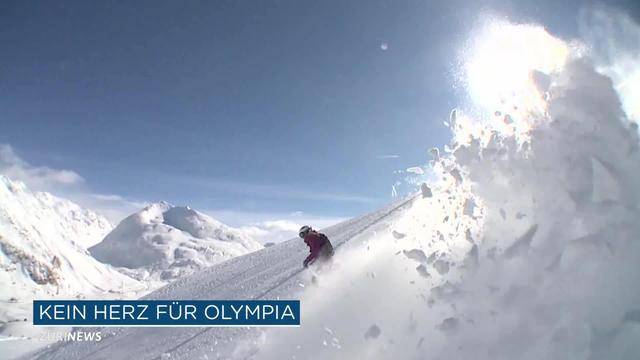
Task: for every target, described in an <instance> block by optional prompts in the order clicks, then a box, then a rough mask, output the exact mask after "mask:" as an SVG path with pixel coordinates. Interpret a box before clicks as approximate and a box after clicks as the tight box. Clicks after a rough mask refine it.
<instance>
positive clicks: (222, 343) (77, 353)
mask: <svg viewBox="0 0 640 360" xmlns="http://www.w3.org/2000/svg"><path fill="white" fill-rule="evenodd" d="M410 202H411V199H409V200H405V201H402V202H400V203H397V204H393V205H390V206H389V207H386V208H383V209H381V210H380V211H377V212H375V213H372V214H368V215H366V216H363V217H360V218H357V219H353V220H349V221H346V222H343V223H340V224H338V225H334V226H332V227H330V228H327V229H325V230H323V231H324V232H325V233H326V234H327V235H328V236H329V237H330V238H331V240H332V242H333V244H334V245H335V246H336V249H337V250H338V252H337V253H338V254H340V253H341V250H342V248H343V245H344V244H346V243H347V242H349V243H350V242H353V241H355V242H357V241H358V240H357V239H362V238H367V237H369V236H371V235H372V234H375V233H376V232H377V231H383V230H384V229H386V228H387V226H388V224H389V222H390V221H391V220H392V219H393V218H395V217H397V216H398V215H399V214H400V213H401V212H402V210H403V209H404V208H405V207H406V206H408V205H409V204H410ZM307 253H308V248H307V246H306V245H305V244H304V243H303V242H302V241H301V240H300V239H292V240H289V241H286V242H283V243H280V244H276V245H274V246H271V247H268V248H265V249H263V250H260V251H257V252H253V253H251V254H248V255H244V256H240V257H237V258H234V259H232V260H229V261H226V262H224V263H221V264H218V265H214V266H212V267H210V268H207V269H204V270H203V271H201V272H198V273H196V274H194V275H192V276H188V277H184V278H181V279H178V280H176V281H174V282H172V283H171V284H169V285H167V286H165V287H163V288H161V289H159V290H157V291H155V292H153V293H151V294H149V295H148V296H146V298H149V299H261V298H266V299H276V298H283V299H284V298H296V297H297V295H298V294H299V293H301V292H302V291H303V290H304V289H305V288H304V287H302V286H300V285H301V284H302V285H304V284H310V283H311V275H312V274H311V273H310V272H303V271H302V260H304V258H305V256H306V254H307ZM345 260H346V259H345ZM341 262H342V257H338V258H337V261H336V263H335V264H334V266H335V267H336V268H340V267H345V268H346V267H347V266H348V264H346V263H341ZM320 281H322V280H320ZM310 286H311V285H310ZM324 302H325V303H326V304H327V305H329V304H330V303H331V302H330V301H328V298H325V299H324ZM305 306H306V305H303V308H304V307H305ZM303 319H304V318H303ZM303 322H304V320H303ZM99 330H100V331H102V334H103V337H104V339H103V340H102V341H101V342H99V343H86V342H85V343H58V344H55V345H54V346H52V347H50V348H48V349H46V350H43V351H41V352H39V353H38V354H37V355H34V356H33V358H39V359H79V358H110V359H129V358H139V359H161V358H171V359H173V358H179V359H194V358H195V359H197V358H203V359H204V358H212V359H214V358H217V357H218V356H224V357H226V356H231V355H233V354H238V356H240V355H241V354H248V353H251V352H252V351H253V350H252V347H253V346H252V345H250V344H253V343H254V342H256V341H260V339H261V338H262V337H263V336H264V332H263V331H262V330H261V329H258V328H249V329H247V328H101V329H99ZM365 330H366V329H365ZM245 343H246V344H247V345H245ZM247 352H248V353H247Z"/></svg>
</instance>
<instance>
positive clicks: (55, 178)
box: [0, 144, 145, 224]
mask: <svg viewBox="0 0 640 360" xmlns="http://www.w3.org/2000/svg"><path fill="white" fill-rule="evenodd" d="M0 174H2V175H5V176H7V177H8V178H10V179H12V180H18V181H21V182H23V183H25V184H26V185H27V186H28V187H29V188H30V189H31V190H34V191H46V192H49V193H52V194H53V195H57V196H60V197H63V198H67V199H70V200H71V201H74V202H76V203H78V204H80V205H81V206H83V207H86V208H89V209H91V210H94V211H96V212H98V213H100V214H102V215H103V216H105V217H107V219H109V221H111V222H112V223H114V224H115V223H118V222H119V221H120V220H122V219H123V218H124V217H125V216H127V215H129V214H131V213H133V212H134V211H138V210H139V209H140V208H141V207H143V206H144V205H145V204H144V203H142V202H138V201H132V200H129V199H126V198H123V197H122V196H119V195H111V194H108V195H105V194H96V193H93V192H92V191H91V190H90V189H89V187H88V186H87V184H86V181H85V180H84V178H83V177H82V176H80V175H79V174H78V173H76V172H75V171H72V170H66V169H52V168H49V167H46V166H33V165H31V164H30V163H28V162H27V161H25V160H24V159H22V158H21V157H20V156H19V155H18V154H17V153H16V152H15V151H14V149H13V147H11V145H8V144H0Z"/></svg>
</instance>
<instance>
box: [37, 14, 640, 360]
mask: <svg viewBox="0 0 640 360" xmlns="http://www.w3.org/2000/svg"><path fill="white" fill-rule="evenodd" d="M476 37H477V38H476V41H475V42H474V44H472V45H471V46H470V48H469V60H468V61H469V66H468V67H467V68H466V69H465V71H467V72H468V74H467V81H468V84H467V86H469V87H470V97H471V100H472V101H473V102H474V105H476V106H474V108H473V109H472V110H474V111H468V112H465V111H454V112H452V114H451V118H450V119H449V124H450V126H451V130H452V132H453V134H452V135H453V139H452V141H451V143H450V145H449V146H448V147H446V148H445V151H444V152H443V153H439V152H436V151H434V152H432V153H433V155H434V158H433V160H431V161H430V163H429V164H428V166H426V168H428V169H429V171H430V172H431V174H429V175H431V176H432V177H434V178H436V180H433V181H432V182H431V183H430V184H428V185H426V186H425V187H423V188H422V192H421V195H418V196H417V197H415V198H414V199H413V200H411V201H409V202H408V203H407V204H406V205H405V206H400V207H397V208H396V207H391V208H387V209H382V210H381V211H379V212H376V213H372V214H370V215H367V216H364V217H362V218H359V219H354V220H351V221H349V222H345V223H342V224H338V225H336V226H334V227H331V228H330V229H327V231H326V233H327V234H328V235H329V237H330V238H332V240H333V241H334V243H336V244H337V245H339V246H338V247H337V251H336V255H335V259H334V264H333V266H332V267H331V268H330V269H328V270H325V271H323V272H321V273H319V274H313V270H311V271H301V269H300V262H301V261H302V259H303V258H304V256H305V254H306V249H305V247H304V245H303V244H302V243H301V241H300V240H297V239H294V240H291V241H288V242H285V243H282V244H278V245H275V246H272V247H269V248H266V249H263V250H261V251H258V252H255V253H252V254H249V255H245V256H241V257H238V258H235V259H232V260H230V261H227V262H224V263H222V264H219V265H216V266H214V267H211V268H209V269H205V270H203V271H201V272H198V273H196V274H194V275H192V276H189V277H185V278H182V279H179V280H177V281H175V282H174V283H172V284H170V285H168V286H166V287H164V288H162V289H160V290H158V291H156V292H154V293H152V294H150V295H149V298H159V299H207V298H212V299H216V298H218V299H226V298H229V299H256V298H293V299H296V298H299V299H300V300H301V302H302V326H301V327H299V328H285V329H282V328H270V329H243V328H120V329H101V331H102V332H103V334H105V335H107V336H106V338H105V339H104V340H103V341H102V342H99V343H61V344H56V345H54V346H51V347H49V348H48V349H45V350H43V351H41V352H39V353H38V354H35V355H33V356H32V358H36V359H82V358H91V359H106V358H110V359H125V358H136V359H215V358H232V359H294V358H295V359H325V358H329V359H352V358H353V359H356V358H358V359H359V358H379V359H492V360H494V359H532V360H533V359H589V360H596V359H635V358H637V357H638V356H637V355H638V354H639V353H640V316H639V314H640V306H639V305H638V304H640V265H638V264H640V241H639V239H640V223H639V222H638V218H640V208H639V207H638V200H639V199H640V185H638V184H639V183H638V181H637V179H638V177H639V176H640V151H639V146H638V145H639V140H640V139H639V137H638V126H637V124H635V123H634V122H632V121H629V119H628V118H627V116H626V114H625V113H624V111H623V109H622V107H621V105H620V100H619V94H618V93H617V91H616V88H614V86H613V83H612V81H611V80H610V79H609V78H607V77H605V76H603V75H601V74H599V73H598V72H597V71H596V70H595V69H594V66H593V65H592V63H591V62H590V60H589V58H588V53H586V52H585V51H584V48H582V47H580V46H575V44H570V43H567V42H564V41H562V40H560V39H557V38H554V37H552V36H551V35H549V34H548V33H547V32H546V31H545V30H544V29H543V28H542V27H539V26H530V25H512V24H508V23H502V22H498V23H497V24H489V27H488V28H487V29H485V30H482V31H479V32H478V33H477V34H476ZM618 91H622V90H621V89H620V88H618ZM627 95H628V94H627ZM635 95H636V97H635V98H638V97H637V95H638V94H635ZM627 98H628V97H627ZM471 114H473V115H471ZM314 275H315V276H316V278H315V281H314V277H313V276H314Z"/></svg>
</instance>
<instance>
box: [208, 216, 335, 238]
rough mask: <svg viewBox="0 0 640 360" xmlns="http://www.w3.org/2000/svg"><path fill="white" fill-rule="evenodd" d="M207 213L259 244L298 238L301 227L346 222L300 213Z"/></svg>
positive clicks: (326, 225)
mask: <svg viewBox="0 0 640 360" xmlns="http://www.w3.org/2000/svg"><path fill="white" fill-rule="evenodd" d="M207 213H208V214H210V215H211V216H213V217H214V218H216V219H218V220H220V221H222V222H224V223H226V224H229V225H231V226H235V227H237V228H239V229H240V230H242V231H244V232H245V233H246V234H247V235H249V236H251V237H252V238H254V239H255V240H257V241H260V242H261V243H268V242H273V243H278V242H282V241H285V240H289V239H292V238H295V237H297V236H298V230H299V229H300V227H301V226H302V225H310V226H311V227H313V228H315V229H323V228H325V227H328V226H331V225H334V224H337V223H339V222H341V221H344V220H346V218H343V217H327V216H318V215H311V214H305V213H303V212H301V211H295V212H292V213H257V212H245V211H232V210H210V211H207Z"/></svg>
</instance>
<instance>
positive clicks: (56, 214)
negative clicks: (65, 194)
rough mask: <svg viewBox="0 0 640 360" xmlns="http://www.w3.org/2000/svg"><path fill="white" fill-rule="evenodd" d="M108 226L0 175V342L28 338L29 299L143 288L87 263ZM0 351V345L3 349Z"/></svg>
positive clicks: (30, 329)
mask: <svg viewBox="0 0 640 360" xmlns="http://www.w3.org/2000/svg"><path fill="white" fill-rule="evenodd" d="M110 230H111V224H109V222H108V221H107V220H106V219H105V218H103V217H102V216H100V215H97V214H96V213H94V212H92V211H90V210H87V209H83V208H81V207H80V206H78V205H77V204H75V203H72V202H70V201H68V200H64V199H60V198H57V197H55V196H53V195H51V194H49V193H45V192H32V191H30V190H29V189H28V188H27V186H26V185H25V184H24V183H22V182H18V181H12V180H10V179H9V178H7V177H5V176H3V175H0V324H2V325H1V326H0V335H1V337H0V339H1V340H2V341H3V344H4V342H5V341H8V340H9V338H6V337H11V339H14V338H15V337H25V336H26V337H28V336H32V335H34V333H37V332H38V331H37V330H36V329H34V328H33V326H31V325H30V324H31V301H32V300H33V299H34V298H81V297H85V296H86V297H98V298H100V297H105V296H107V297H122V296H135V295H136V294H138V296H139V294H140V292H142V291H145V290H146V286H145V285H144V284H142V283H140V282H138V281H136V280H134V279H132V278H130V277H128V276H126V275H123V274H121V273H120V272H118V271H116V270H115V269H114V268H112V267H111V266H108V265H105V264H103V263H100V262H99V261H96V260H95V259H94V258H92V257H91V256H90V255H89V253H88V251H87V247H88V246H91V245H93V244H95V243H96V242H97V241H100V239H102V237H104V235H105V234H106V233H108V232H109V231H110ZM2 348H3V349H4V345H3V347H2Z"/></svg>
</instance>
